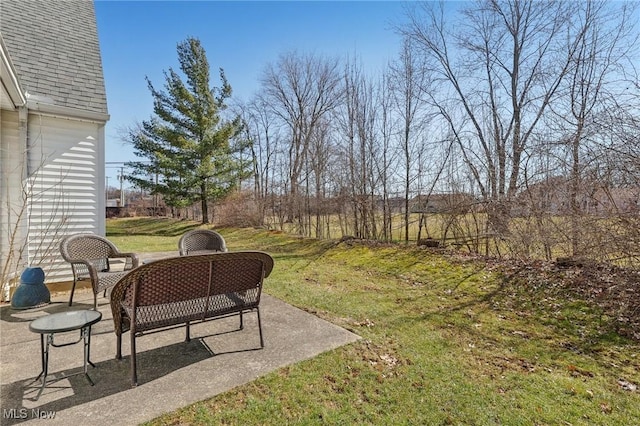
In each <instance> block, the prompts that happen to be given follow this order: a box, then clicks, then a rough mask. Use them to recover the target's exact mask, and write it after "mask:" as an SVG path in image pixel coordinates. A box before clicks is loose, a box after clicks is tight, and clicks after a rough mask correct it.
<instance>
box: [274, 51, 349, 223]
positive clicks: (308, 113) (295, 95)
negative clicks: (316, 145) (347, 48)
mask: <svg viewBox="0 0 640 426" xmlns="http://www.w3.org/2000/svg"><path fill="white" fill-rule="evenodd" d="M339 82H340V76H339V73H338V60H337V59H327V58H321V57H318V56H314V55H300V54H298V53H295V52H291V53H287V54H283V55H281V56H280V57H279V59H278V61H277V62H276V63H275V64H270V65H268V66H267V67H266V69H265V71H264V73H263V76H262V88H263V90H264V96H265V99H266V100H267V101H268V102H269V104H270V106H271V108H272V110H273V113H274V114H275V115H276V116H277V117H278V118H279V119H280V120H282V122H283V123H285V124H286V125H287V127H288V129H289V140H288V141H287V143H288V170H289V172H288V178H289V193H290V203H289V211H288V216H289V220H292V219H293V217H294V216H299V215H300V208H299V206H298V207H297V208H294V206H296V203H297V202H298V195H299V192H300V188H299V186H300V181H301V177H302V172H303V168H304V165H305V157H306V155H307V154H308V150H309V144H310V142H311V138H312V136H313V134H314V131H315V129H316V127H317V126H318V125H319V123H320V120H321V119H322V118H323V117H324V116H325V115H326V114H328V113H329V112H330V111H331V110H333V109H334V108H335V107H336V105H337V103H338V101H339V97H338V93H337V91H338V88H339Z"/></svg>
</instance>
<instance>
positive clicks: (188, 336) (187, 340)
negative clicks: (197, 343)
mask: <svg viewBox="0 0 640 426" xmlns="http://www.w3.org/2000/svg"><path fill="white" fill-rule="evenodd" d="M185 328H186V329H187V335H186V337H185V339H184V341H185V342H190V341H191V330H190V327H189V321H187V325H186V327H185Z"/></svg>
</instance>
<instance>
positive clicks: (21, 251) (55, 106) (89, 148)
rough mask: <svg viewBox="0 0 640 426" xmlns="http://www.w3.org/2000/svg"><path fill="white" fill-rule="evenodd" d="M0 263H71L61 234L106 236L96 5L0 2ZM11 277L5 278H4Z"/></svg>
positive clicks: (50, 270) (55, 277)
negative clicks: (62, 248) (64, 252)
mask: <svg viewBox="0 0 640 426" xmlns="http://www.w3.org/2000/svg"><path fill="white" fill-rule="evenodd" d="M0 54H1V58H0V66H1V74H0V77H1V83H2V84H0V88H1V89H0V90H1V92H0V106H1V109H0V146H1V150H0V176H1V179H2V180H1V182H0V189H1V191H0V271H3V270H4V271H5V272H4V274H5V276H3V277H2V278H3V279H4V280H6V279H7V276H6V271H7V269H4V267H5V265H9V268H8V270H10V271H13V274H15V273H18V274H19V273H20V272H21V270H22V268H23V267H24V266H25V265H31V266H40V267H42V268H43V269H44V270H45V274H46V280H47V283H51V282H59V281H67V280H69V279H70V278H71V269H70V267H69V266H68V265H67V264H65V263H64V261H63V260H62V259H61V257H60V256H59V250H58V245H59V240H60V238H61V236H62V235H65V234H68V233H72V232H83V231H88V232H94V233H97V234H102V235H104V232H105V217H104V216H105V215H104V211H105V200H104V181H105V170H104V145H105V130H104V129H105V124H106V122H107V120H108V119H109V115H108V112H107V99H106V93H105V86H104V78H103V73H102V61H101V57H100V47H99V44H98V33H97V27H96V17H95V11H94V4H93V2H92V1H86V0H67V1H64V2H58V1H51V0H0ZM9 278H10V277H9Z"/></svg>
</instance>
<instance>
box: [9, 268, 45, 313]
mask: <svg viewBox="0 0 640 426" xmlns="http://www.w3.org/2000/svg"><path fill="white" fill-rule="evenodd" d="M47 303H51V293H50V292H49V289H48V288H47V286H46V285H44V271H43V270H42V268H39V267H29V268H25V270H24V271H22V275H20V284H19V285H18V288H16V291H15V292H14V293H13V296H12V297H11V307H12V308H13V309H29V308H35V307H37V306H42V305H45V304H47Z"/></svg>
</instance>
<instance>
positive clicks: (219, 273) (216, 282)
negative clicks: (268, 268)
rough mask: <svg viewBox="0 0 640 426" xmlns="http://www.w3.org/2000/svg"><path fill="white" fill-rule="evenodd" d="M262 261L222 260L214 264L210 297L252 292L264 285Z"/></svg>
mask: <svg viewBox="0 0 640 426" xmlns="http://www.w3.org/2000/svg"><path fill="white" fill-rule="evenodd" d="M263 266H264V265H263V262H262V261H260V259H222V260H215V261H213V262H212V270H213V274H212V285H211V290H210V293H209V294H210V295H215V294H226V293H231V292H235V291H243V290H250V289H252V288H256V287H259V286H260V285H261V284H262V268H263Z"/></svg>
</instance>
